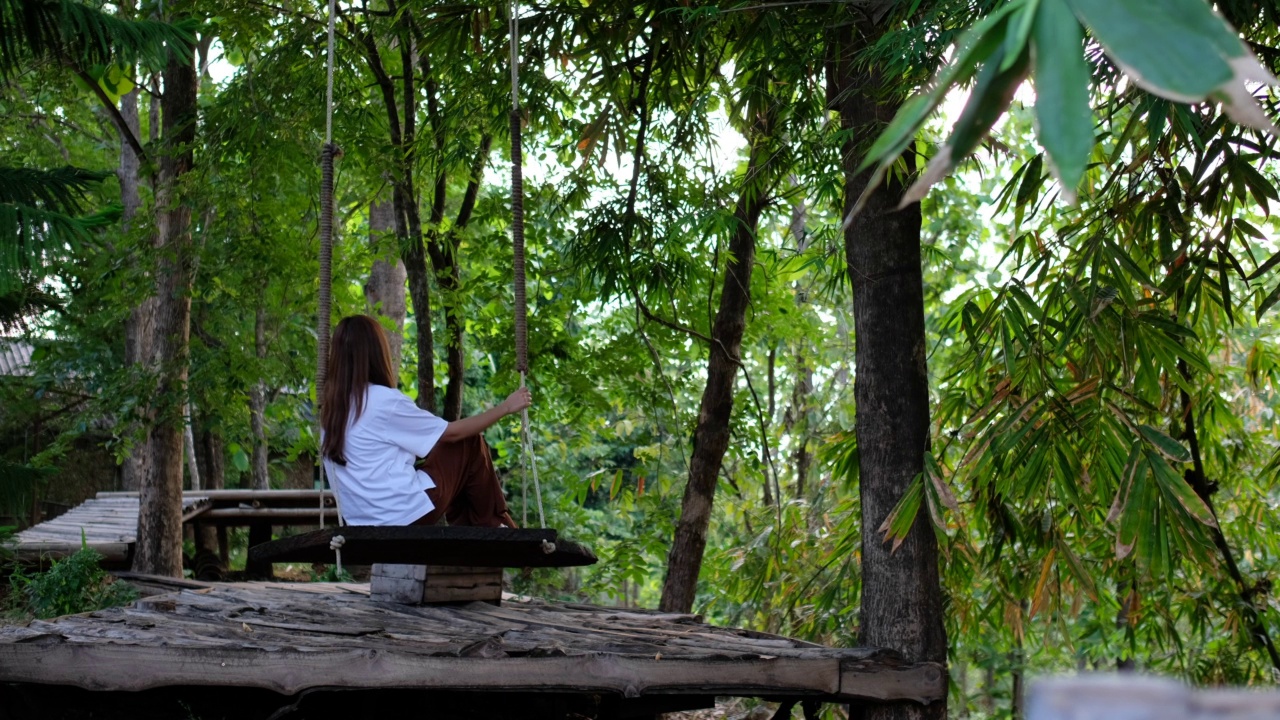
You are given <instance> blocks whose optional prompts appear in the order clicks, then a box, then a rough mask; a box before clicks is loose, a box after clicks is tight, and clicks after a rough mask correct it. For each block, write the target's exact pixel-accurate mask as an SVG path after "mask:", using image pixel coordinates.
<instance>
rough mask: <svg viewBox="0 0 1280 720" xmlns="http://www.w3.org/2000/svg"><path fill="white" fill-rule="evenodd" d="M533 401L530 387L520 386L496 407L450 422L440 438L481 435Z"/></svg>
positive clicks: (448, 438)
mask: <svg viewBox="0 0 1280 720" xmlns="http://www.w3.org/2000/svg"><path fill="white" fill-rule="evenodd" d="M532 402H533V396H532V395H531V394H530V393H529V388H520V389H519V390H516V391H515V392H513V393H511V395H509V396H507V399H506V400H503V401H502V402H500V403H498V404H497V405H496V406H495V407H492V408H489V409H488V410H485V411H484V412H482V413H479V414H477V415H472V416H471V417H466V418H462V419H461V420H454V421H453V422H451V423H449V425H448V427H446V428H445V429H444V434H443V435H441V436H440V440H441V441H442V442H454V441H457V440H465V439H467V438H469V437H472V436H475V435H479V434H480V433H482V432H484V431H485V430H488V429H489V426H491V425H493V424H494V423H496V422H498V421H499V420H501V419H502V418H504V417H506V416H508V415H514V414H516V413H518V412H520V411H521V410H523V409H525V408H527V407H529V405H530V404H531V403H532Z"/></svg>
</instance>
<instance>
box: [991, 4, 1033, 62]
mask: <svg viewBox="0 0 1280 720" xmlns="http://www.w3.org/2000/svg"><path fill="white" fill-rule="evenodd" d="M1039 5H1040V0H1026V2H1025V3H1023V6H1022V9H1021V10H1019V11H1018V12H1017V13H1016V14H1015V15H1014V16H1013V17H1012V18H1010V19H1009V28H1008V29H1007V30H1006V31H1005V37H1004V60H1003V61H1001V62H1000V72H1004V71H1006V70H1008V69H1009V68H1011V67H1013V64H1014V63H1015V62H1017V61H1018V56H1019V55H1021V54H1022V49H1023V48H1025V47H1026V46H1027V38H1028V37H1029V36H1030V35H1031V27H1032V25H1033V24H1035V20H1036V10H1037V9H1038V7H1039Z"/></svg>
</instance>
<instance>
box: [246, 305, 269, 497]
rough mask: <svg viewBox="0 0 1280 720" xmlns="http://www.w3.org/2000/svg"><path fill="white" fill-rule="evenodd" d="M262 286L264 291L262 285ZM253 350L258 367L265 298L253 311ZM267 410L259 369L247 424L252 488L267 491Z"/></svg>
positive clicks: (263, 341)
mask: <svg viewBox="0 0 1280 720" xmlns="http://www.w3.org/2000/svg"><path fill="white" fill-rule="evenodd" d="M263 289H264V291H265V288H263ZM253 349H254V356H255V357H257V358H258V365H259V367H261V365H262V361H263V360H265V359H266V357H267V306H266V303H265V301H259V303H258V311H257V312H256V313H255V314H254V319H253ZM266 412H267V383H266V381H265V380H263V379H262V378H261V371H259V378H258V381H257V382H255V383H254V384H253V388H252V389H251V390H250V391H249V427H250V429H251V430H252V431H253V475H252V478H253V480H252V487H253V489H254V490H268V489H270V488H271V478H270V475H269V474H268V473H267V428H266Z"/></svg>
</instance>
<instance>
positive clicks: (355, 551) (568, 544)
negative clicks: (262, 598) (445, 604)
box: [249, 525, 596, 567]
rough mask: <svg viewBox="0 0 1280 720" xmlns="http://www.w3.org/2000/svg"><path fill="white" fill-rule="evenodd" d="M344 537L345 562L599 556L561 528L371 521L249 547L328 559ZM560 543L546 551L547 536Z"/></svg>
mask: <svg viewBox="0 0 1280 720" xmlns="http://www.w3.org/2000/svg"><path fill="white" fill-rule="evenodd" d="M335 535H341V536H342V537H343V538H344V543H343V546H342V560H343V562H346V563H349V564H352V565H372V564H374V563H400V564H409V565H412V564H419V565H421V564H431V565H470V566H477V567H574V566H580V565H592V564H594V563H595V562H596V556H595V554H594V553H592V552H591V551H590V550H588V549H587V548H585V547H583V546H581V545H579V544H577V543H575V542H573V541H570V540H563V539H559V538H557V536H556V531H555V530H550V529H519V530H516V529H511V528H479V527H459V526H450V527H439V526H409V527H371V526H355V525H348V526H346V527H342V528H324V529H322V530H315V531H312V532H308V533H302V534H300V535H294V536H292V537H287V538H281V539H279V540H274V541H272V542H269V543H263V544H260V545H254V546H252V547H250V548H249V559H250V560H251V561H255V562H256V561H263V562H297V563H325V562H332V561H333V550H331V549H330V548H329V542H330V540H332V539H333V537H334V536H335ZM544 541H545V542H549V543H554V545H555V550H554V551H553V552H550V553H547V552H544V549H543V548H544V546H543V542H544Z"/></svg>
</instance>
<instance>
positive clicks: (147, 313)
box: [117, 89, 155, 490]
mask: <svg viewBox="0 0 1280 720" xmlns="http://www.w3.org/2000/svg"><path fill="white" fill-rule="evenodd" d="M120 115H121V116H122V117H123V118H124V121H125V125H126V126H127V127H128V128H129V129H130V131H131V132H133V134H134V136H140V135H141V125H140V123H139V119H138V90H137V89H134V90H133V91H132V92H130V93H128V94H126V95H124V96H123V97H121V98H120ZM140 165H141V163H140V161H139V158H138V155H137V153H135V152H134V151H133V147H132V146H131V145H130V144H129V143H128V142H126V141H125V139H124V138H123V137H121V138H120V168H119V170H118V172H117V175H118V176H119V178H120V203H121V205H123V206H124V211H123V213H122V215H121V220H122V223H121V224H122V227H123V229H124V231H125V232H126V233H128V232H129V231H130V230H131V229H133V227H134V220H135V218H136V216H137V214H138V210H139V209H140V208H141V207H142V194H141V192H140V191H139V187H138V186H139V184H140V182H141V168H140ZM154 332H155V298H154V297H147V298H145V299H144V300H142V302H140V303H138V305H137V306H136V307H134V308H133V309H132V310H131V311H130V312H129V317H128V319H126V320H125V326H124V361H125V364H126V365H127V366H129V367H130V368H132V369H133V370H134V372H137V373H140V374H141V373H144V372H147V371H148V370H149V369H150V359H151V354H152V353H151V343H152V336H153V335H154ZM146 415H147V416H148V417H145V418H144V419H143V421H142V426H143V427H141V428H138V429H137V430H138V431H139V432H141V434H142V437H141V438H140V439H139V440H138V443H137V445H135V446H134V448H133V451H132V452H130V453H129V455H128V456H127V457H126V458H125V459H124V465H123V467H121V472H120V477H121V484H122V485H123V487H124V489H125V490H137V489H138V488H140V487H142V485H143V483H144V482H145V478H146V477H147V474H148V472H149V471H150V467H151V462H150V460H151V453H150V441H151V430H150V420H149V413H146ZM129 434H130V435H133V434H134V432H132V431H131V432H130V433H129Z"/></svg>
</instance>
